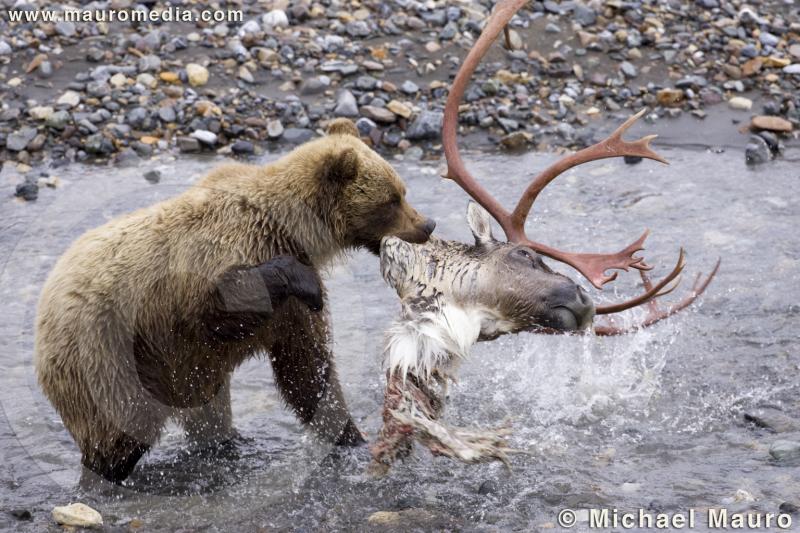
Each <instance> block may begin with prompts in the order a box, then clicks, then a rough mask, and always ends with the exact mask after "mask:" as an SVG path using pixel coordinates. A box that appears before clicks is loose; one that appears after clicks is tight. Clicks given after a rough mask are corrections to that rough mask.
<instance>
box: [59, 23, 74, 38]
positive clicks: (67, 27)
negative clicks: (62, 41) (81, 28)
mask: <svg viewBox="0 0 800 533" xmlns="http://www.w3.org/2000/svg"><path fill="white" fill-rule="evenodd" d="M56 32H57V33H58V34H59V35H61V36H63V37H72V36H73V35H75V33H76V30H75V24H74V23H73V22H69V21H67V20H62V21H60V22H57V23H56Z"/></svg>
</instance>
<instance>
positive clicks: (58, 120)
mask: <svg viewBox="0 0 800 533" xmlns="http://www.w3.org/2000/svg"><path fill="white" fill-rule="evenodd" d="M70 120H71V116H70V114H69V112H68V111H65V110H61V111H56V112H54V113H53V114H52V115H50V116H49V117H47V120H45V124H46V125H47V127H49V128H53V129H54V130H59V131H61V130H63V129H64V128H66V127H67V124H69V122H70Z"/></svg>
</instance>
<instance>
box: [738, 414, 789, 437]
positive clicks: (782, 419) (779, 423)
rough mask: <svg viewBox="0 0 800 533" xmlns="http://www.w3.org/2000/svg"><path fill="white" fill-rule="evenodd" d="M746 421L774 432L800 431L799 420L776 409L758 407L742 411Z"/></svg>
mask: <svg viewBox="0 0 800 533" xmlns="http://www.w3.org/2000/svg"><path fill="white" fill-rule="evenodd" d="M744 419H745V420H746V421H747V422H750V423H752V424H755V425H756V426H758V427H761V428H764V429H768V430H770V431H773V432H775V433H787V432H792V431H800V422H798V421H797V420H795V419H793V418H792V417H790V416H787V415H786V414H785V413H783V412H781V411H779V410H777V409H759V410H757V411H753V412H749V413H744Z"/></svg>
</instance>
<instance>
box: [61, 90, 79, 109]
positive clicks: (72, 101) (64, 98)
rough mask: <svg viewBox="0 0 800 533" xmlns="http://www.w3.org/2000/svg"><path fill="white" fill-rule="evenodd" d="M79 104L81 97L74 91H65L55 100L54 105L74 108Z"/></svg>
mask: <svg viewBox="0 0 800 533" xmlns="http://www.w3.org/2000/svg"><path fill="white" fill-rule="evenodd" d="M79 103H81V95H80V94H78V93H77V92H75V91H67V92H65V93H64V94H62V95H61V96H60V97H59V98H58V100H56V105H59V106H66V107H75V106H77V105H78V104H79Z"/></svg>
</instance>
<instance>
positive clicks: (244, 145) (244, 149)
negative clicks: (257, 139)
mask: <svg viewBox="0 0 800 533" xmlns="http://www.w3.org/2000/svg"><path fill="white" fill-rule="evenodd" d="M231 151H233V153H234V154H239V155H248V154H252V153H253V152H255V151H256V147H255V146H254V145H253V143H251V142H250V141H245V140H238V141H236V142H235V143H233V145H231Z"/></svg>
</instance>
